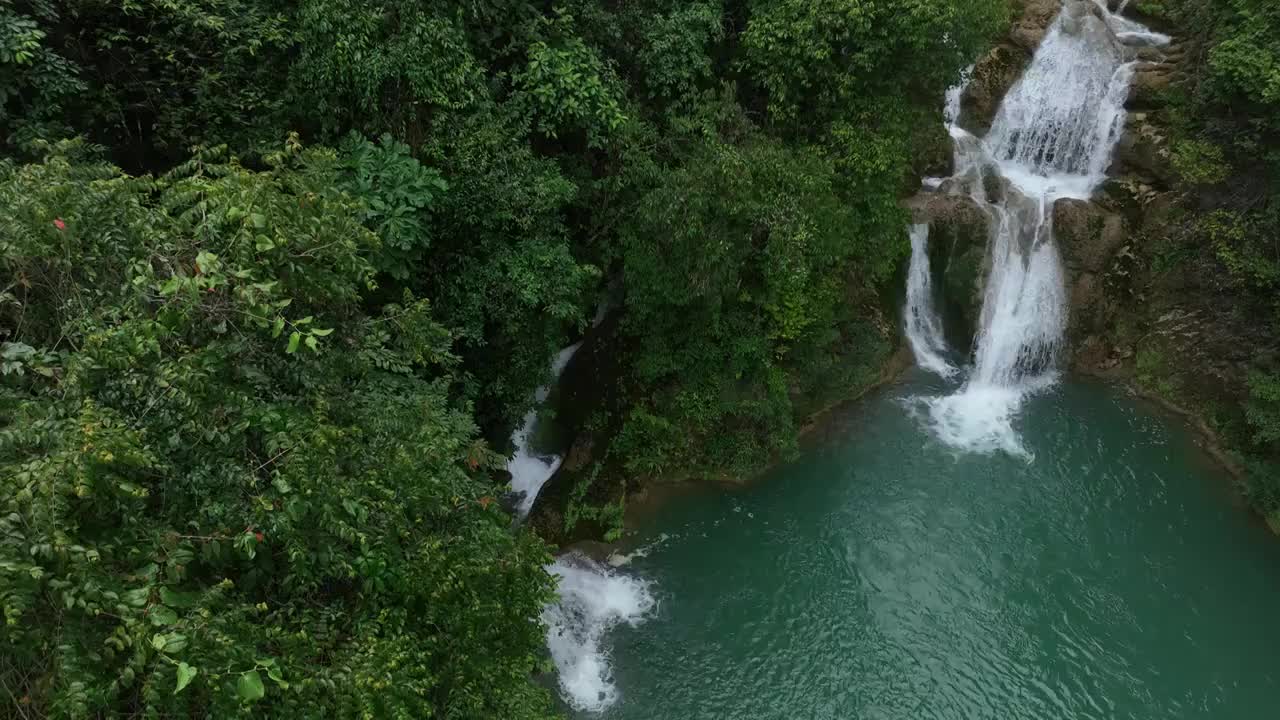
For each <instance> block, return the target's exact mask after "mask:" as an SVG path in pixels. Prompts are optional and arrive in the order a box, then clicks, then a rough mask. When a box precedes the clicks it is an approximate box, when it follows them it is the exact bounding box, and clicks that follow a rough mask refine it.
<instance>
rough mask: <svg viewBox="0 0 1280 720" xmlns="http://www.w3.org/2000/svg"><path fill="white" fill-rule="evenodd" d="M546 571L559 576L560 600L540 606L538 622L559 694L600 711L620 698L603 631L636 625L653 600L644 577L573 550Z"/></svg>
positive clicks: (580, 708)
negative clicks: (542, 628)
mask: <svg viewBox="0 0 1280 720" xmlns="http://www.w3.org/2000/svg"><path fill="white" fill-rule="evenodd" d="M547 571H548V572H550V573H551V574H553V575H557V576H559V578H560V585H559V595H560V598H559V600H558V601H556V602H554V603H552V604H550V605H548V606H547V607H546V608H545V609H544V610H543V612H542V621H543V622H544V623H546V626H547V648H548V649H549V650H550V651H551V659H552V661H553V662H554V663H555V666H556V671H557V673H558V675H559V685H560V691H561V696H562V697H563V698H564V700H565V702H567V703H568V704H569V705H570V706H571V707H572V708H573V709H574V710H578V711H581V712H600V711H601V710H604V709H605V708H607V707H609V706H610V705H612V704H613V703H615V702H617V699H618V689H617V687H616V686H615V685H614V682H613V671H612V668H611V666H610V662H609V652H608V650H607V649H606V648H605V647H604V639H605V634H606V633H607V632H608V631H609V629H610V628H613V627H616V626H618V625H620V624H622V623H626V624H629V625H633V626H634V625H638V624H640V623H641V622H643V621H644V620H645V619H646V618H647V617H648V616H649V614H650V612H652V610H653V609H654V607H656V605H657V601H656V600H655V599H654V597H653V593H652V592H651V590H650V585H649V583H648V582H646V581H645V580H643V579H640V578H637V577H633V576H629V575H624V574H622V573H620V572H617V571H616V570H613V569H610V568H608V567H605V566H603V565H601V564H599V563H597V562H595V561H594V560H591V559H589V558H587V557H585V556H583V555H580V554H577V553H570V554H568V555H564V556H562V557H560V558H557V559H556V561H555V562H554V563H552V564H551V565H550V566H549V567H548V568H547Z"/></svg>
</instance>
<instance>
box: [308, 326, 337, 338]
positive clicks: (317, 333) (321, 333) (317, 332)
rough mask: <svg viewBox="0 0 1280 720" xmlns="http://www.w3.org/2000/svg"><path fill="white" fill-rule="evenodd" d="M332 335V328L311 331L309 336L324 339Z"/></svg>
mask: <svg viewBox="0 0 1280 720" xmlns="http://www.w3.org/2000/svg"><path fill="white" fill-rule="evenodd" d="M332 333H333V328H321V329H316V330H312V331H311V334H312V335H315V336H316V337H326V336H328V335H330V334H332Z"/></svg>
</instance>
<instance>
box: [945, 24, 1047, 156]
mask: <svg viewBox="0 0 1280 720" xmlns="http://www.w3.org/2000/svg"><path fill="white" fill-rule="evenodd" d="M1030 62H1031V55H1030V53H1028V52H1027V51H1026V50H1023V49H1022V48H1019V47H1017V46H1015V45H1012V44H1008V43H1001V44H999V45H996V46H995V47H993V48H991V50H990V51H989V52H988V53H987V54H986V55H984V56H983V58H982V59H981V60H979V61H978V63H977V64H976V65H974V68H973V77H972V78H971V79H970V81H969V85H968V86H967V87H966V88H965V92H964V96H963V97H961V98H960V118H959V124H960V127H962V128H964V129H965V130H968V131H969V132H971V133H973V134H974V135H977V136H979V137H981V136H983V135H986V134H987V131H988V130H990V129H991V123H992V122H993V121H994V120H995V117H996V112H997V111H998V110H999V109H1000V101H1001V100H1003V99H1004V96H1005V95H1006V94H1008V92H1009V88H1011V87H1013V84H1014V83H1016V82H1017V81H1018V78H1019V77H1021V76H1022V71H1023V70H1025V69H1026V68H1027V65H1029V64H1030Z"/></svg>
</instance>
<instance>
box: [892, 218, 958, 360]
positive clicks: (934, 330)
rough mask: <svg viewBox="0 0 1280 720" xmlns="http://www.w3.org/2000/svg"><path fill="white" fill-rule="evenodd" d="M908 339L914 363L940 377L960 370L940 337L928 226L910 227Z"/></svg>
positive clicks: (907, 309) (906, 311)
mask: <svg viewBox="0 0 1280 720" xmlns="http://www.w3.org/2000/svg"><path fill="white" fill-rule="evenodd" d="M903 314H904V315H905V316H906V325H907V340H908V342H910V343H911V350H912V352H913V353H914V354H915V356H916V364H917V365H919V366H920V367H922V368H924V369H925V370H928V371H930V372H932V373H936V374H938V375H940V376H942V377H945V378H949V377H953V376H954V375H955V374H956V373H958V372H959V370H957V369H956V366H955V365H952V364H951V363H950V362H948V361H947V359H946V354H947V342H946V340H945V339H944V338H943V336H942V322H941V321H940V320H939V319H938V313H937V311H936V310H934V307H933V280H932V278H931V277H930V276H929V226H928V225H927V224H921V225H913V226H912V227H911V267H910V269H909V270H908V272H907V307H906V310H905V311H904V313H903Z"/></svg>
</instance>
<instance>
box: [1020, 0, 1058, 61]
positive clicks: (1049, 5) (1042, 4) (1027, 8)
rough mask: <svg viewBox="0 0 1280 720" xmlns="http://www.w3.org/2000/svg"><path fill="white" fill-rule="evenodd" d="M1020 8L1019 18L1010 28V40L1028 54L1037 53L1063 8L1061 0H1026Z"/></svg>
mask: <svg viewBox="0 0 1280 720" xmlns="http://www.w3.org/2000/svg"><path fill="white" fill-rule="evenodd" d="M1021 5H1022V7H1021V8H1019V12H1018V19H1017V20H1015V21H1014V23H1013V27H1012V28H1011V29H1010V30H1009V41H1010V42H1011V43H1012V44H1013V45H1014V46H1015V47H1018V48H1021V49H1022V51H1023V52H1025V53H1027V55H1028V56H1030V55H1031V54H1033V53H1035V51H1036V48H1038V47H1040V41H1042V40H1044V36H1045V33H1046V32H1048V30H1049V25H1051V24H1052V23H1053V19H1054V18H1055V17H1057V15H1058V11H1059V10H1061V9H1062V2H1061V0H1024V1H1023V2H1022V3H1021Z"/></svg>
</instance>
